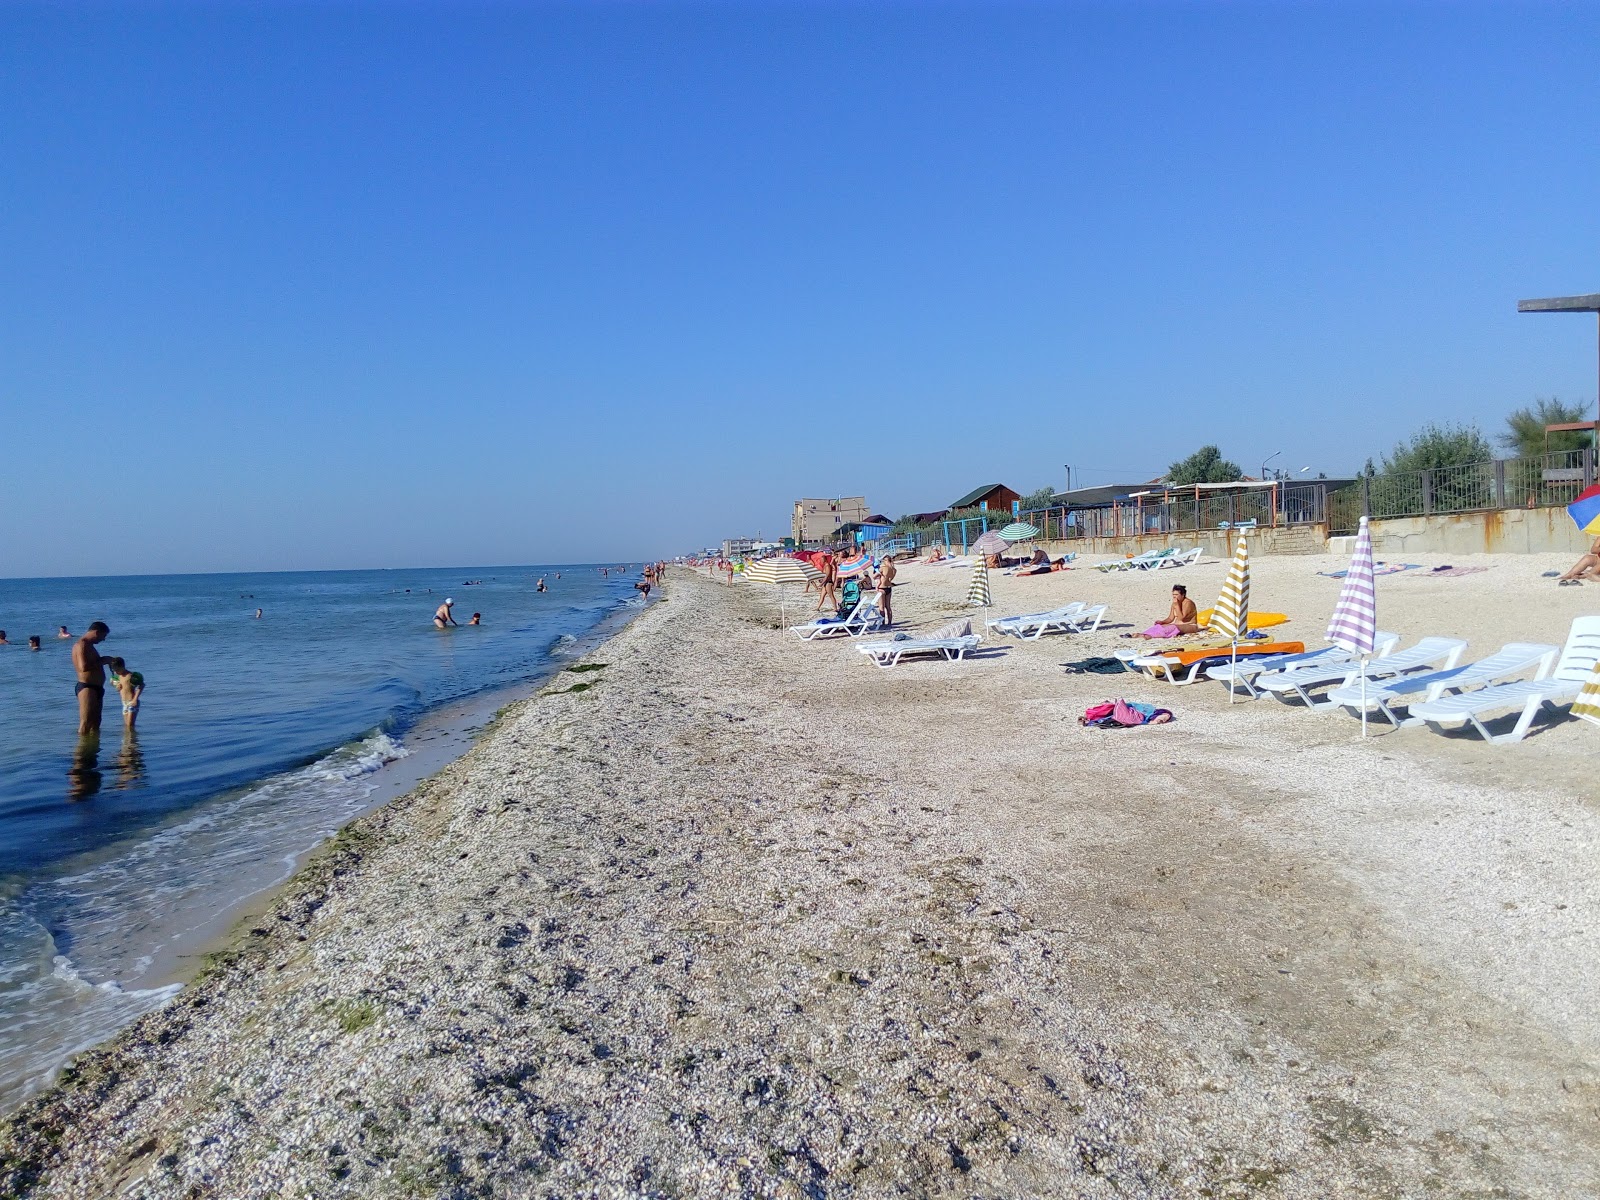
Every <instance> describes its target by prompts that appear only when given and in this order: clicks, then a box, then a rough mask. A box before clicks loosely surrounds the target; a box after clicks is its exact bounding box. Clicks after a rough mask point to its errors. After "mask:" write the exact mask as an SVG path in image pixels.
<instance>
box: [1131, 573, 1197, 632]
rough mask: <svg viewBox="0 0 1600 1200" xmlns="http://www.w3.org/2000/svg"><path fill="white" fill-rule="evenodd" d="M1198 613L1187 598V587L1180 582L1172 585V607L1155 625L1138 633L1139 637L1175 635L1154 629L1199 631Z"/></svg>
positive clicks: (1191, 601)
mask: <svg viewBox="0 0 1600 1200" xmlns="http://www.w3.org/2000/svg"><path fill="white" fill-rule="evenodd" d="M1198 617H1199V613H1198V611H1197V610H1196V609H1195V606H1194V601H1193V600H1191V599H1189V589H1188V588H1186V587H1184V586H1183V584H1181V583H1175V584H1173V585H1172V607H1171V608H1169V609H1167V615H1166V616H1164V617H1162V618H1161V619H1160V620H1159V621H1157V622H1156V623H1155V625H1154V626H1153V627H1152V628H1150V629H1147V630H1145V631H1144V632H1143V633H1141V634H1139V635H1138V636H1139V637H1176V636H1177V634H1174V633H1169V632H1161V633H1157V632H1156V630H1163V631H1166V630H1171V629H1176V630H1177V631H1178V633H1199V632H1200V622H1199V620H1198Z"/></svg>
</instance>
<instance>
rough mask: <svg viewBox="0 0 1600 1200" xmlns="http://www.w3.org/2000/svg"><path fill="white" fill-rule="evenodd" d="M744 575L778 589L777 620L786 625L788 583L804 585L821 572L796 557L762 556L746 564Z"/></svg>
mask: <svg viewBox="0 0 1600 1200" xmlns="http://www.w3.org/2000/svg"><path fill="white" fill-rule="evenodd" d="M744 577H745V579H747V580H748V581H749V582H751V583H767V584H772V585H774V586H775V587H777V588H778V589H779V591H778V613H779V617H778V620H779V621H780V622H782V623H783V624H784V625H787V624H788V623H789V585H790V584H795V583H798V584H800V585H802V586H804V585H805V584H807V583H810V582H811V581H812V580H814V579H821V578H822V572H821V571H819V570H817V569H816V568H815V567H813V566H812V565H811V564H810V563H808V562H804V561H802V560H801V559H798V558H763V559H761V560H760V561H759V562H753V563H748V564H746V566H745V569H744Z"/></svg>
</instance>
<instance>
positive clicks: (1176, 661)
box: [1117, 642, 1306, 687]
mask: <svg viewBox="0 0 1600 1200" xmlns="http://www.w3.org/2000/svg"><path fill="white" fill-rule="evenodd" d="M1305 648H1306V646H1305V643H1304V642H1263V643H1261V644H1259V645H1254V646H1240V647H1239V657H1240V658H1241V659H1242V658H1247V657H1249V658H1253V657H1255V656H1257V655H1261V656H1265V657H1269V658H1280V657H1283V656H1285V655H1289V654H1299V653H1300V652H1301V651H1303V650H1304V649H1305ZM1124 655H1127V657H1124ZM1232 657H1233V647H1232V646H1207V647H1205V648H1204V649H1201V650H1168V651H1165V652H1164V653H1160V654H1138V655H1128V652H1127V651H1121V652H1119V653H1118V654H1117V658H1118V659H1119V660H1120V661H1121V662H1122V665H1123V666H1125V667H1127V668H1128V670H1130V671H1149V672H1150V674H1151V675H1153V676H1155V677H1156V678H1157V679H1165V680H1166V681H1167V682H1168V683H1170V684H1171V685H1172V686H1173V687H1183V686H1184V685H1185V684H1189V683H1193V682H1195V680H1197V679H1199V678H1200V673H1201V672H1202V671H1204V670H1206V668H1207V667H1209V666H1210V665H1211V664H1212V663H1214V662H1216V661H1217V659H1219V658H1222V659H1231V658H1232ZM1186 668H1187V669H1186Z"/></svg>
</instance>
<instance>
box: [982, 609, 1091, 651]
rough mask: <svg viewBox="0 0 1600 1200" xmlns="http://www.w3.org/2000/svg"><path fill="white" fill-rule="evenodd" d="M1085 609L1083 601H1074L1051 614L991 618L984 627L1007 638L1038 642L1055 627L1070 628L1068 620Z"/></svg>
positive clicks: (1023, 614)
mask: <svg viewBox="0 0 1600 1200" xmlns="http://www.w3.org/2000/svg"><path fill="white" fill-rule="evenodd" d="M1083 608H1084V603H1083V601H1082V600H1074V601H1073V602H1072V603H1071V604H1063V605H1062V606H1061V607H1060V608H1052V609H1051V610H1050V611H1049V612H1038V613H1022V614H1020V615H1018V616H1015V617H990V618H989V619H988V620H986V621H985V622H984V625H985V626H986V627H987V628H989V629H992V630H994V631H995V632H996V633H1000V634H1004V635H1006V636H1007V637H1019V638H1024V639H1026V640H1027V641H1030V642H1031V641H1037V640H1038V638H1039V636H1040V635H1041V634H1043V633H1046V632H1048V631H1049V630H1050V629H1051V628H1053V627H1057V626H1059V627H1060V628H1062V629H1067V628H1070V627H1069V626H1068V625H1067V624H1066V621H1067V618H1068V617H1072V616H1076V615H1077V614H1078V613H1080V612H1082V611H1083Z"/></svg>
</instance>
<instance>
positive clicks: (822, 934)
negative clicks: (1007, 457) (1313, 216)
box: [0, 558, 1600, 1197]
mask: <svg viewBox="0 0 1600 1200" xmlns="http://www.w3.org/2000/svg"><path fill="white" fill-rule="evenodd" d="M1334 561H1335V560H1331V559H1329V560H1322V559H1313V558H1307V559H1295V558H1281V559H1261V560H1258V562H1257V564H1256V568H1257V573H1256V579H1255V587H1254V597H1255V603H1256V606H1257V607H1258V608H1262V609H1278V610H1281V611H1286V612H1290V613H1291V614H1292V615H1294V617H1295V618H1296V619H1295V621H1294V623H1293V624H1292V626H1291V627H1287V628H1286V629H1285V632H1286V633H1288V632H1292V633H1293V634H1294V636H1297V637H1301V638H1302V639H1303V640H1305V641H1307V642H1315V641H1316V640H1318V639H1319V638H1320V633H1321V628H1322V625H1323V624H1324V623H1325V621H1326V616H1327V610H1328V609H1329V608H1331V605H1332V599H1333V596H1334V595H1335V594H1336V592H1337V587H1338V585H1337V582H1335V581H1332V580H1327V579H1322V578H1321V577H1319V576H1316V575H1315V572H1316V571H1317V570H1318V569H1331V566H1332V564H1333V562H1334ZM1341 565H1342V564H1341ZM1429 565H1433V564H1429ZM1490 566H1491V569H1490V570H1489V571H1486V572H1483V573H1480V574H1476V575H1471V576H1466V577H1461V578H1455V579H1434V580H1421V579H1419V580H1417V581H1416V582H1415V583H1413V582H1412V581H1410V580H1407V579H1406V578H1405V577H1403V576H1402V577H1389V578H1388V579H1380V581H1379V606H1380V618H1381V619H1380V624H1382V625H1383V626H1384V627H1386V628H1395V629H1396V630H1397V631H1398V632H1402V633H1406V634H1408V635H1413V636H1414V635H1415V634H1417V633H1420V632H1428V633H1458V634H1459V635H1460V636H1465V637H1468V638H1470V639H1471V641H1472V651H1471V652H1472V653H1482V652H1487V651H1488V650H1491V649H1493V648H1494V647H1495V646H1498V645H1499V644H1500V642H1502V641H1510V640H1526V639H1529V638H1542V639H1547V640H1551V641H1557V642H1559V640H1560V637H1561V635H1563V634H1564V632H1565V624H1566V622H1567V621H1569V620H1570V618H1571V616H1572V615H1576V613H1578V612H1582V611H1600V603H1593V602H1591V603H1586V601H1590V600H1593V601H1600V593H1597V592H1594V591H1591V590H1590V589H1589V588H1587V587H1586V588H1581V589H1580V588H1572V589H1560V590H1557V589H1555V588H1554V587H1553V585H1552V584H1550V583H1549V581H1538V580H1537V570H1542V569H1544V566H1543V564H1541V563H1538V562H1534V561H1532V560H1529V559H1520V558H1519V559H1517V560H1515V561H1511V560H1509V559H1501V560H1497V561H1496V562H1494V563H1492V564H1490ZM1535 568H1537V569H1535ZM1222 570H1223V566H1222V564H1218V563H1213V564H1210V565H1201V566H1198V567H1194V568H1188V569H1185V570H1183V571H1172V572H1162V573H1160V574H1159V575H1152V576H1146V577H1142V578H1129V577H1125V576H1120V575H1118V576H1107V577H1102V576H1099V575H1096V574H1094V573H1092V572H1078V571H1075V572H1069V573H1065V574H1061V575H1056V576H1051V577H1046V578H1040V579H1020V580H1011V579H1004V578H999V579H997V580H996V582H995V590H996V598H997V600H998V601H999V605H998V607H999V608H1000V609H1001V610H1006V611H1018V610H1025V609H1036V608H1047V607H1050V606H1051V605H1052V604H1054V603H1059V602H1060V600H1063V599H1069V598H1081V599H1086V600H1106V601H1109V602H1110V603H1111V604H1112V605H1113V607H1112V614H1111V618H1112V624H1113V625H1122V628H1121V629H1117V628H1112V627H1107V628H1104V629H1102V631H1101V632H1100V633H1099V634H1096V635H1093V636H1092V637H1084V638H1068V637H1056V638H1047V639H1044V640H1041V641H1039V642H1036V643H1026V644H1018V643H1016V642H1004V643H997V642H994V641H990V642H988V643H986V646H985V649H984V650H982V651H981V652H980V653H979V654H978V655H976V656H974V657H972V658H970V659H969V660H968V661H966V662H964V663H959V664H945V663H934V662H928V663H917V662H908V663H906V664H905V665H903V666H901V667H899V668H896V669H894V670H891V671H879V670H875V669H874V668H872V667H871V666H870V665H868V664H867V663H866V662H865V661H864V659H863V658H862V656H861V655H859V654H858V653H856V651H855V649H854V647H853V646H851V645H849V644H847V643H838V642H835V643H821V644H806V643H801V642H800V641H798V639H795V638H793V637H792V636H790V635H787V634H784V633H780V632H777V631H774V630H773V629H772V627H771V626H772V625H773V624H775V623H776V616H777V611H778V609H777V605H776V603H775V602H773V597H771V596H769V595H767V594H764V593H763V592H761V591H760V590H758V589H756V590H753V589H750V588H749V587H748V586H747V585H743V584H740V585H736V586H734V587H731V588H730V587H725V586H723V585H721V584H717V583H712V582H708V581H706V580H704V579H703V578H700V577H697V576H694V575H692V574H689V573H687V572H685V571H683V570H681V569H680V570H679V571H678V572H677V573H676V574H675V575H674V576H673V577H672V578H671V579H670V580H669V593H668V595H669V599H670V603H666V604H662V605H657V606H654V607H653V608H652V609H650V610H648V611H647V612H646V613H645V614H643V615H642V616H641V617H640V618H639V619H638V620H637V621H635V622H634V623H633V624H632V625H630V626H629V627H628V628H626V629H625V630H623V631H622V632H621V633H620V634H618V635H617V637H616V638H615V639H614V640H613V641H612V642H610V643H608V644H607V645H606V646H604V647H602V648H601V649H600V650H599V652H598V654H597V656H596V657H597V658H598V660H599V661H600V662H605V663H607V664H608V665H607V666H605V667H604V668H602V669H598V670H595V671H592V672H586V673H566V674H563V676H561V677H560V678H559V679H558V680H557V681H554V682H552V683H551V684H550V685H549V686H547V687H546V688H545V690H544V692H543V693H542V694H541V695H540V696H539V697H537V698H535V699H533V700H530V701H528V702H526V703H525V704H523V705H520V706H518V707H516V708H515V709H513V710H512V711H511V712H509V713H507V714H506V715H505V716H504V717H503V718H502V719H501V721H500V722H499V724H498V725H497V726H496V728H495V729H494V730H493V731H491V732H490V734H489V735H487V736H486V737H484V738H483V739H482V740H481V741H480V743H479V744H478V745H477V746H476V747H475V748H474V749H473V750H472V751H471V752H470V753H469V754H468V755H467V756H466V757H464V758H463V759H461V760H460V761H459V762H457V763H455V764H453V765H452V766H450V767H448V768H446V769H445V770H444V771H443V772H441V773H440V774H439V775H438V776H436V777H435V778H434V779H432V780H430V781H428V782H427V783H425V784H424V785H423V786H422V787H420V788H418V789H417V790H416V791H414V792H412V793H410V794H409V795H407V796H405V797H402V798H400V799H398V800H396V801H393V802H391V803H390V804H388V805H386V806H385V807H383V808H382V809H380V810H378V811H377V812H375V813H373V814H371V815H370V816H368V817H366V818H363V819H362V820H361V821H358V822H356V823H355V824H353V825H352V826H350V827H348V829H347V830H346V832H345V833H344V834H342V835H341V836H340V837H339V838H338V839H336V840H335V842H334V843H333V844H332V845H331V846H330V847H329V848H328V849H327V850H326V851H325V852H323V853H321V854H319V855H318V856H316V857H315V859H314V860H313V862H312V863H311V864H309V865H308V866H307V868H306V869H305V870H304V871H302V872H301V873H300V875H298V876H296V878H295V879H294V880H292V881H291V882H290V883H289V885H287V886H286V887H285V889H284V890H283V892H282V893H281V896H280V899H279V901H278V902H277V904H276V905H275V906H274V907H273V908H272V909H271V911H270V912H269V913H268V914H266V915H265V916H264V917H263V918H262V919H261V920H260V921H259V922H257V923H253V924H250V925H249V926H247V927H246V928H245V929H243V930H241V932H240V934H239V936H238V938H237V940H236V942H235V945H234V948H233V950H232V951H231V952H230V953H229V954H227V955H224V956H222V957H221V959H220V960H219V961H218V962H217V963H216V965H215V966H214V968H213V969H211V970H210V971H208V972H207V973H205V974H204V975H203V976H202V977H201V978H200V979H198V980H196V981H195V982H194V983H193V984H191V985H190V986H189V987H188V988H186V989H185V990H184V992H183V993H182V994H181V995H180V996H179V997H178V998H177V999H176V1000H175V1001H174V1002H173V1003H172V1004H170V1005H169V1006H168V1007H167V1008H165V1009H163V1010H161V1011H160V1012H157V1013H154V1014H151V1015H150V1016H149V1017H147V1018H145V1019H144V1020H142V1021H141V1022H140V1023H139V1024H138V1025H136V1026H135V1027H133V1028H132V1029H131V1030H129V1031H128V1033H127V1034H125V1035H124V1036H123V1037H122V1038H120V1039H119V1040H118V1041H117V1042H115V1043H114V1044H112V1045H111V1046H109V1047H107V1048H106V1049H104V1050H102V1051H97V1052H94V1053H91V1054H88V1055H85V1056H83V1057H82V1058H80V1060H79V1061H78V1063H77V1065H76V1069H75V1070H74V1071H73V1072H72V1073H71V1075H70V1076H69V1078H67V1079H66V1080H64V1081H63V1085H62V1086H61V1087H59V1088H57V1089H56V1090H54V1091H53V1092H51V1093H49V1094H48V1095H46V1096H43V1097H40V1098H39V1099H37V1100H36V1101H34V1102H33V1103H31V1104H30V1105H29V1106H28V1107H27V1108H25V1109H24V1110H23V1111H22V1112H21V1113H19V1114H18V1116H17V1117H16V1118H14V1119H13V1120H12V1121H11V1122H10V1123H9V1125H8V1126H6V1128H5V1130H4V1133H3V1134H0V1154H3V1155H4V1157H5V1163H6V1165H5V1174H4V1175H0V1192H6V1193H10V1192H28V1193H31V1194H36V1195H40V1196H90V1195H102V1194H106V1193H109V1192H115V1193H117V1194H121V1195H130V1196H213V1195H214V1196H230V1197H231V1196H240V1197H244V1196H280V1195H282V1196H295V1195H301V1196H312V1195H315V1196H415V1195H440V1196H466V1195H493V1196H526V1195H548V1196H589V1195H593V1196H601V1195H606V1196H610V1195H684V1196H688V1195H695V1196H699V1195H783V1196H806V1195H812V1196H817V1195H838V1196H845V1195H860V1196H878V1195H894V1194H905V1195H933V1196H944V1195H948V1196H970V1195H1019V1194H1028V1195H1063V1196H1251V1195H1264V1196H1297V1197H1298V1196H1304V1197H1322V1196H1412V1195H1415V1196H1426V1195H1468V1194H1487V1195H1504V1196H1527V1197H1542V1196H1551V1197H1555V1196H1572V1195H1581V1194H1585V1193H1588V1192H1592V1191H1594V1190H1595V1186H1596V1182H1597V1180H1600V1135H1597V1132H1596V1130H1597V1125H1596V1116H1597V1109H1600V1071H1597V1070H1596V1048H1597V1042H1600V1019H1597V1018H1596V1017H1595V1016H1594V1014H1593V1011H1592V1004H1591V1003H1590V998H1591V997H1592V995H1593V993H1594V988H1595V985H1596V973H1597V972H1596V959H1595V953H1594V949H1595V942H1596V936H1597V935H1596V933H1595V931H1596V930H1597V929H1600V889H1597V887H1596V885H1595V883H1594V878H1593V864H1594V863H1595V861H1596V854H1595V851H1596V848H1597V843H1600V821H1597V819H1596V813H1595V793H1596V789H1595V788H1594V786H1593V769H1592V763H1593V762H1594V750H1595V749H1596V746H1597V743H1596V741H1595V739H1596V738H1597V737H1600V730H1595V729H1594V728H1593V727H1592V726H1588V725H1584V724H1582V723H1578V722H1566V723H1564V724H1561V725H1558V726H1554V727H1551V728H1548V729H1543V730H1541V731H1540V732H1539V733H1537V734H1536V735H1535V736H1534V737H1532V738H1530V739H1529V740H1528V741H1527V742H1526V743H1524V744H1523V745H1520V746H1515V747H1488V746H1483V745H1481V744H1476V743H1473V742H1470V741H1468V740H1466V739H1462V738H1440V737H1437V736H1435V735H1433V734H1431V733H1429V732H1428V731H1426V730H1404V731H1401V732H1400V733H1397V734H1388V735H1385V736H1382V737H1376V738H1372V739H1370V740H1369V741H1367V742H1365V743H1363V742H1361V741H1360V740H1359V737H1358V733H1359V726H1358V725H1357V724H1356V723H1355V722H1353V721H1351V720H1350V719H1349V718H1347V717H1342V716H1337V715H1331V714H1327V713H1307V712H1304V711H1300V710H1298V709H1297V708H1293V707H1290V706H1286V705H1281V704H1279V703H1277V702H1276V701H1257V702H1254V703H1248V704H1238V705H1234V706H1232V707H1230V706H1229V705H1228V704H1227V702H1226V696H1225V695H1224V693H1223V692H1222V690H1221V688H1220V686H1218V685H1215V684H1211V685H1207V686H1205V687H1196V688H1189V689H1181V690H1175V689H1171V688H1168V687H1167V686H1166V685H1164V684H1158V683H1155V682H1152V681H1148V680H1140V679H1138V678H1135V677H1134V676H1131V675H1124V676H1072V675H1067V674H1066V673H1064V672H1063V671H1062V669H1061V664H1062V663H1063V662H1066V661H1069V660H1072V659H1077V658H1081V657H1083V656H1085V655H1087V654H1093V653H1104V652H1105V651H1106V650H1107V649H1109V648H1114V647H1117V646H1120V645H1125V644H1126V643H1124V642H1121V641H1120V639H1119V638H1118V637H1117V634H1118V633H1120V632H1124V631H1125V630H1126V629H1127V628H1128V627H1132V626H1135V625H1137V626H1138V627H1142V626H1143V625H1144V624H1148V623H1149V621H1150V620H1151V619H1153V618H1154V617H1155V616H1158V615H1160V613H1161V612H1162V611H1164V609H1165V592H1166V589H1167V587H1168V586H1170V584H1171V583H1172V582H1175V581H1184V582H1188V583H1189V584H1190V585H1191V587H1193V589H1194V592H1195V596H1196V598H1197V599H1198V600H1199V601H1200V602H1201V603H1202V604H1206V603H1209V600H1210V599H1211V597H1212V596H1213V595H1214V593H1215V589H1216V586H1217V584H1219V583H1220V579H1221V572H1222ZM1502 571H1504V572H1505V573H1504V574H1501V573H1500V572H1502ZM901 578H902V581H903V582H904V584H905V586H904V587H902V588H901V589H899V590H898V591H897V593H896V609H897V613H898V615H899V616H900V617H901V619H902V622H903V623H904V624H905V626H906V627H907V628H910V629H913V630H914V629H916V628H919V627H922V628H926V627H930V626H932V625H933V624H936V623H939V622H942V621H945V620H948V619H949V617H950V615H951V614H952V613H956V612H961V611H966V610H964V609H962V607H961V605H960V596H961V594H962V593H964V591H965V586H966V576H965V573H964V572H959V571H950V570H947V569H944V568H937V567H908V568H907V569H906V570H905V572H904V573H903V574H902V577H901ZM1541 584H1542V587H1543V590H1541ZM1467 585H1470V586H1467ZM1406 589H1409V590H1406ZM1041 601H1042V602H1041ZM792 612H793V608H792V606H791V613H792ZM583 684H590V685H591V686H588V687H582V685H583ZM1119 694H1120V695H1124V696H1127V697H1128V698H1130V699H1136V700H1158V701H1161V702H1164V703H1166V704H1167V705H1168V706H1169V707H1171V708H1173V709H1174V711H1175V712H1176V713H1177V715H1178V719H1177V721H1175V722H1174V723H1173V724H1171V725H1165V726H1159V727H1154V728H1148V729H1138V730H1130V731H1121V732H1114V733H1113V732H1102V731H1095V730H1085V729H1082V728H1080V727H1079V726H1078V725H1077V724H1076V720H1075V718H1076V716H1077V715H1078V714H1079V713H1081V711H1082V710H1083V708H1084V707H1086V706H1087V705H1088V704H1090V703H1093V702H1095V701H1098V700H1101V699H1106V698H1109V697H1110V696H1112V695H1119Z"/></svg>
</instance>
